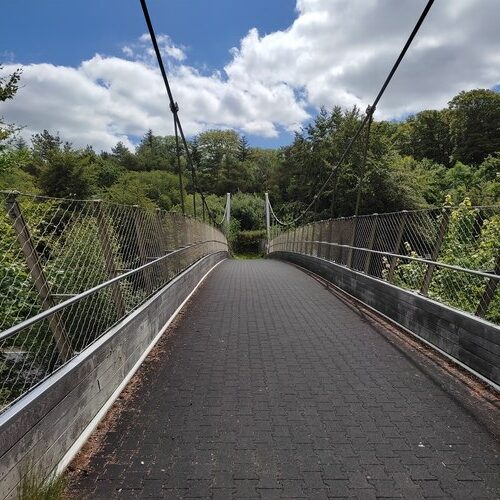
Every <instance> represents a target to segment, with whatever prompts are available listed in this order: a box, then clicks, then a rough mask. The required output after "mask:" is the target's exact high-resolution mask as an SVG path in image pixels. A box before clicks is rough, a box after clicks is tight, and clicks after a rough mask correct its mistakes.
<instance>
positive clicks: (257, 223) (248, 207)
mask: <svg viewBox="0 0 500 500" xmlns="http://www.w3.org/2000/svg"><path fill="white" fill-rule="evenodd" d="M231 216H232V217H234V218H235V219H237V220H238V221H239V222H240V227H241V229H243V230H246V231H247V230H251V229H259V228H262V227H263V226H264V201H263V200H262V198H261V197H260V196H255V195H250V194H244V193H237V194H236V195H234V196H233V197H232V199H231Z"/></svg>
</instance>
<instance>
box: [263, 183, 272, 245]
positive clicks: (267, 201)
mask: <svg viewBox="0 0 500 500" xmlns="http://www.w3.org/2000/svg"><path fill="white" fill-rule="evenodd" d="M264 197H265V204H266V232H267V245H266V250H267V251H266V253H269V250H270V249H269V243H270V242H271V214H270V213H269V194H268V193H264Z"/></svg>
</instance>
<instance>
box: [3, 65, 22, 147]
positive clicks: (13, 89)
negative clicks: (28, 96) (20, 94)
mask: <svg viewBox="0 0 500 500" xmlns="http://www.w3.org/2000/svg"><path fill="white" fill-rule="evenodd" d="M2 69H3V66H2V65H1V64H0V73H1V72H2ZM20 79H21V70H20V69H18V70H16V71H14V73H11V74H10V75H1V74H0V102H4V101H7V100H9V99H13V98H14V96H15V95H16V93H17V91H18V89H19V80H20ZM16 130H17V129H16V127H14V125H7V124H5V123H4V122H3V120H2V118H1V117H0V150H1V149H2V142H3V141H5V140H6V139H8V138H9V137H10V136H11V135H12V134H14V133H15V131H16Z"/></svg>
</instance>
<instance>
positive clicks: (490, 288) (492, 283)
mask: <svg viewBox="0 0 500 500" xmlns="http://www.w3.org/2000/svg"><path fill="white" fill-rule="evenodd" d="M494 273H495V274H497V275H499V274H500V255H497V258H496V261H495V271H494ZM497 286H498V280H495V279H493V278H490V279H489V280H488V282H487V283H486V288H485V289H484V292H483V295H482V297H481V300H480V301H479V305H478V307H477V310H476V314H477V315H478V316H480V317H481V318H484V317H485V316H486V313H487V312H488V307H489V306H490V303H491V301H492V300H493V296H494V295H495V292H496V289H497Z"/></svg>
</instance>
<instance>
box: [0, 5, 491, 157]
mask: <svg viewBox="0 0 500 500" xmlns="http://www.w3.org/2000/svg"><path fill="white" fill-rule="evenodd" d="M424 4H425V1H424V0H297V17H296V19H295V21H294V22H293V23H292V25H291V26H290V27H289V28H288V29H286V30H282V31H276V32H274V33H270V34H267V35H265V36H261V35H260V34H259V32H258V31H257V29H252V30H250V31H249V32H248V33H247V34H246V35H244V36H243V38H242V40H241V42H240V45H239V47H237V48H232V49H231V52H230V54H231V60H230V62H229V63H228V64H227V65H226V66H225V67H224V68H221V69H220V70H219V71H216V72H214V73H212V74H205V73H203V72H201V71H200V70H198V69H197V68H195V67H193V66H191V65H189V63H188V60H189V58H188V54H189V51H188V50H187V48H186V47H182V46H178V45H176V44H175V43H174V41H173V40H171V38H170V37H169V36H168V35H163V34H162V35H159V36H158V42H159V46H160V50H161V51H162V54H163V56H164V58H165V60H166V65H167V68H168V71H169V73H170V74H171V85H172V88H173V90H174V95H175V97H176V100H177V101H178V102H179V105H180V109H181V119H182V121H183V124H184V128H185V130H186V132H187V133H188V134H190V135H191V134H195V133H198V132H200V131H202V130H205V129H207V128H212V127H223V128H228V127H234V128H237V129H239V130H241V131H242V132H244V133H249V134H254V135H260V136H263V137H276V136H277V135H278V134H279V133H280V131H281V130H287V131H294V130H297V129H298V128H300V126H301V124H303V123H304V122H305V121H306V120H307V119H308V118H309V117H310V114H311V113H313V112H314V109H317V108H319V107H320V106H321V105H326V106H332V105H335V104H340V105H342V106H352V105H354V104H356V105H358V106H360V107H361V108H362V109H364V108H365V107H366V105H367V104H369V103H370V102H371V101H372V100H373V98H374V97H375V95H376V93H377V90H378V88H379V87H380V85H381V84H382V82H383V80H384V78H385V76H386V74H387V73H388V71H389V69H390V67H391V66H392V64H393V62H394V60H395V58H396V57H397V55H398V53H399V51H400V49H401V46H402V44H403V43H404V41H405V40H406V38H407V36H408V34H409V32H410V31H411V29H412V27H413V25H414V23H415V21H416V19H417V18H418V16H419V14H420V12H421V10H422V8H423V6H424ZM499 18H500V2H498V1H497V0H480V1H479V2H478V1H474V0H440V1H439V2H436V3H435V5H434V7H433V9H432V10H431V12H430V14H429V16H428V18H427V20H426V22H425V24H424V26H423V28H422V30H421V32H420V33H419V35H418V38H417V39H416V40H415V43H414V45H413V46H412V47H411V48H410V51H409V52H408V54H407V57H406V58H405V60H404V61H403V64H402V65H401V67H400V69H399V71H398V73H397V74H396V76H395V78H394V80H393V82H392V83H391V85H390V86H389V88H388V90H387V92H386V95H385V96H384V98H383V99H382V101H381V103H380V104H379V109H378V111H377V117H378V118H397V117H400V116H402V115H405V114H407V113H412V112H416V111H419V110H421V109H424V108H431V107H436V108H439V107H442V106H445V105H446V102H447V101H448V100H449V99H450V98H451V97H453V95H455V94H456V93H457V92H459V91H460V90H463V89H470V88H474V87H486V88H491V87H493V86H495V85H498V84H500V59H499V57H500V56H499V54H500V31H499V30H498V23H497V20H498V19H499ZM122 54H123V55H122V56H121V57H111V56H106V55H99V54H96V55H95V56H94V57H92V58H91V59H89V60H86V61H82V62H81V64H80V65H79V66H78V67H65V66H55V65H52V64H31V65H25V66H23V76H22V88H21V89H20V91H19V93H18V96H16V98H15V99H14V100H12V101H8V102H6V103H4V104H3V106H2V109H1V110H0V113H1V114H2V115H3V116H4V117H5V119H6V120H7V121H9V122H15V123H17V124H19V125H24V126H25V130H24V132H23V133H24V135H25V136H29V135H30V134H32V133H34V132H37V131H40V130H42V129H44V128H47V129H49V130H52V131H59V132H60V134H61V136H62V137H63V138H65V139H67V140H70V141H72V142H73V143H74V144H75V145H78V146H84V145H86V144H92V145H93V146H94V147H96V148H97V149H106V150H109V149H110V148H111V147H112V146H113V145H114V144H115V143H116V142H117V141H118V140H122V141H124V142H125V143H127V144H129V139H128V137H129V136H137V135H142V134H143V133H144V132H145V131H146V130H147V129H148V128H152V129H153V130H154V131H155V133H159V134H168V133H171V132H172V124H171V122H172V118H171V116H170V112H169V109H168V101H167V98H166V95H165V89H164V87H163V82H162V80H161V77H160V74H159V71H158V68H157V66H156V62H155V59H154V54H153V52H152V49H151V45H150V39H149V35H146V34H145V35H143V36H141V37H140V38H139V39H138V40H136V41H131V42H130V43H128V44H127V45H126V46H124V47H123V48H122ZM18 66H19V64H10V65H7V66H6V67H5V72H9V71H12V70H13V69H15V68H17V67H18Z"/></svg>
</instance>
